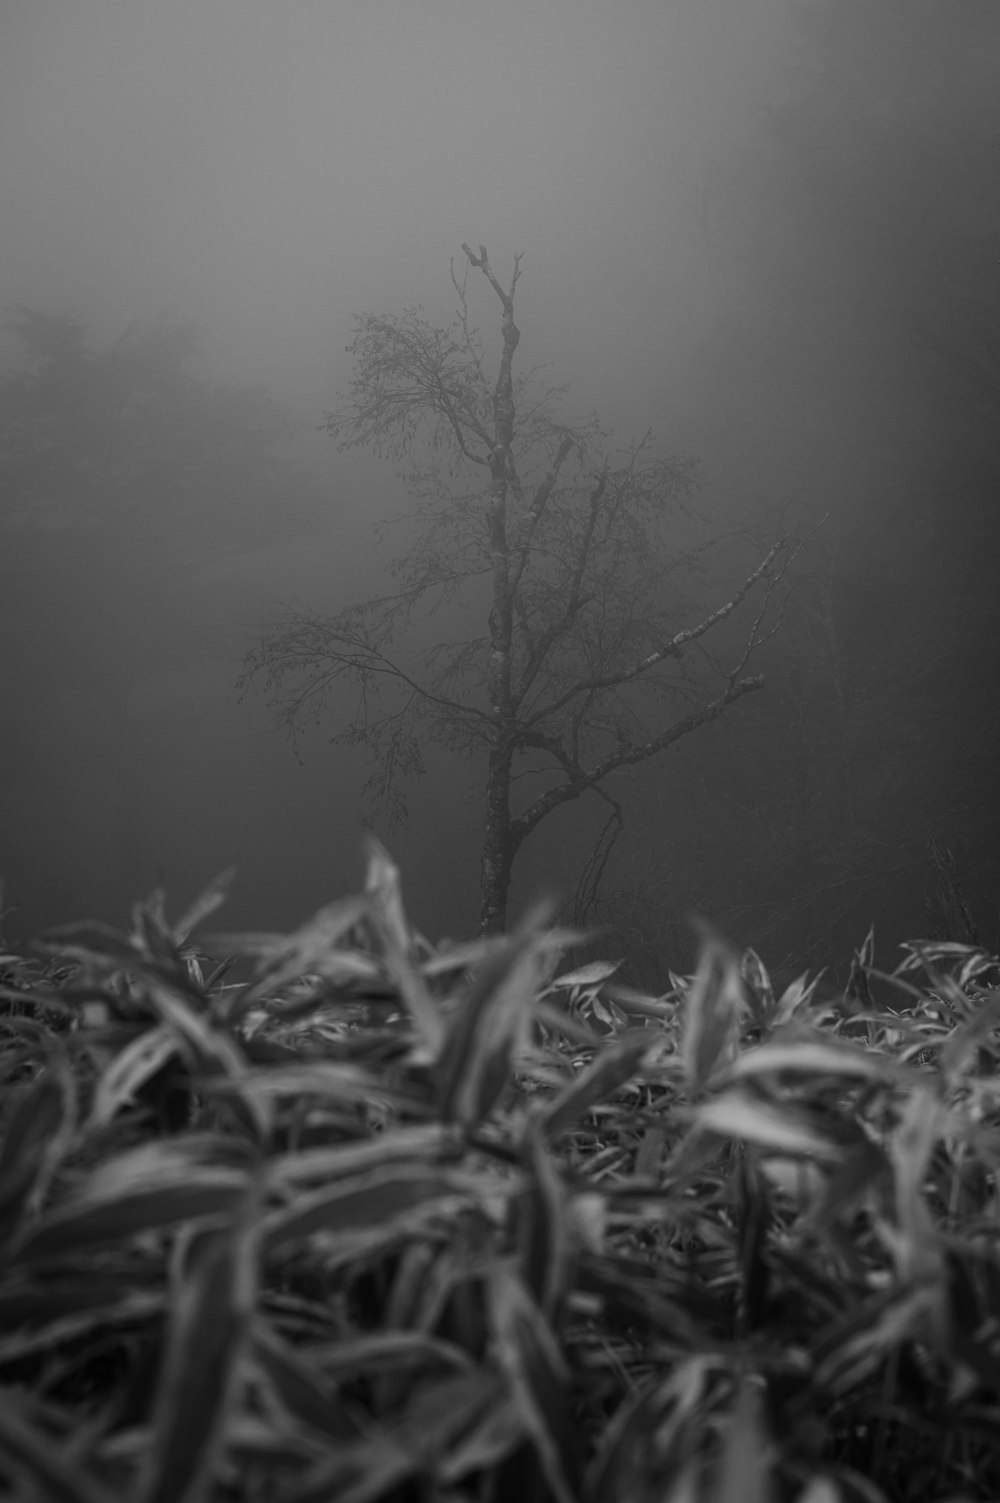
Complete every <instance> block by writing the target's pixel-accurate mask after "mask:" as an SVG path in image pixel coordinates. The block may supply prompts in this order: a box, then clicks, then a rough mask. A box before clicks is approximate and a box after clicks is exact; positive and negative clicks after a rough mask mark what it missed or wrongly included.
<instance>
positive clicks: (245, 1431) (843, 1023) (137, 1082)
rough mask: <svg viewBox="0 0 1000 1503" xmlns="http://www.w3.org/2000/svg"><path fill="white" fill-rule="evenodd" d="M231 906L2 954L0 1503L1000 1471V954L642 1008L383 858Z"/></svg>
mask: <svg viewBox="0 0 1000 1503" xmlns="http://www.w3.org/2000/svg"><path fill="white" fill-rule="evenodd" d="M223 896H224V884H219V885H218V886H217V887H215V888H213V889H212V890H210V891H209V892H208V893H207V894H206V895H205V897H204V898H203V899H201V900H200V901H199V903H198V904H196V905H195V906H194V908H193V909H192V910H191V911H190V912H189V913H188V914H187V915H186V916H185V917H184V918H183V919H181V920H180V921H179V922H178V923H174V924H171V923H169V922H168V921H167V919H166V917H165V915H164V911H163V905H162V900H160V899H159V898H155V899H153V900H152V901H150V902H149V903H147V904H145V905H143V906H141V907H138V908H137V909H136V910H135V913H134V917H133V924H132V928H131V930H130V932H129V933H127V934H126V933H118V932H116V931H114V930H112V929H111V928H107V927H104V926H101V925H96V924H80V925H75V926H72V927H70V928H66V929H63V930H61V931H58V932H56V933H53V934H50V935H49V936H47V938H46V940H45V941H44V943H43V944H42V945H41V946H39V947H38V948H37V950H36V951H35V952H34V953H33V955H32V956H31V957H25V956H11V955H6V956H3V957H2V958H0V981H2V983H3V985H2V988H0V999H2V1000H0V1047H2V1061H0V1068H2V1076H3V1101H4V1106H3V1119H2V1121H3V1127H2V1131H3V1139H2V1148H0V1492H3V1494H4V1495H5V1496H10V1497H12V1498H15V1499H18V1500H24V1503H27V1500H34V1499H57V1500H60V1503H111V1500H122V1503H123V1500H126V1499H127V1500H132V1499H141V1500H143V1503H190V1500H195V1499H204V1500H223V1499H227V1500H228V1499H232V1500H240V1503H242V1500H247V1503H256V1500H261V1503H264V1500H271V1499H274V1500H282V1503H285V1500H287V1503H326V1500H338V1503H367V1500H376V1499H385V1500H392V1503H404V1500H406V1503H409V1500H414V1503H446V1500H447V1503H460V1500H469V1503H473V1500H475V1503H504V1500H507V1499H516V1500H517V1503H532V1500H538V1503H542V1500H550V1499H552V1500H557V1503H571V1500H582V1503H668V1500H669V1503H688V1500H690V1503H695V1500H717V1503H737V1500H738V1503H758V1500H760V1503H763V1500H785V1499H789V1500H796V1503H834V1500H837V1499H845V1500H846V1499H860V1500H869V1499H871V1500H877V1499H900V1500H903V1499H905V1500H909V1499H918V1498H919V1499H920V1500H922V1503H931V1500H935V1499H941V1500H943V1499H959V1498H967V1499H979V1498H996V1497H998V1496H1000V1260H998V1239H1000V1201H998V1180H997V1165H998V1163H1000V1102H998V1098H1000V1075H998V1070H997V1057H998V1053H1000V1026H998V1024H1000V986H998V985H997V983H998V981H1000V968H998V964H997V961H996V960H995V959H994V958H993V957H992V956H991V955H989V954H988V953H986V952H985V951H984V950H982V949H979V948H975V947H970V946H963V945H957V944H943V943H939V944H913V945H911V946H908V947H906V948H905V950H904V953H903V959H902V962H901V964H900V965H899V966H898V967H897V969H896V970H895V971H894V972H893V973H892V975H883V974H880V973H878V972H877V971H876V970H875V969H874V967H873V964H872V954H871V946H870V944H866V946H864V947H863V948H862V950H861V952H860V953H859V954H858V956H856V958H855V964H854V967H853V970H852V974H851V980H850V982H849V984H848V986H847V988H846V989H845V991H844V992H843V993H842V994H837V995H829V994H822V993H821V991H820V989H819V987H818V986H817V985H816V983H812V984H809V983H807V981H806V980H800V981H797V982H795V983H793V984H792V985H791V986H789V987H788V988H787V989H786V990H785V991H784V992H783V993H782V994H781V995H776V994H775V991H774V990H773V988H772V986H771V983H770V981H769V979H768V975H767V972H766V971H765V968H764V966H763V964H762V963H761V961H760V959H759V958H758V957H757V956H756V955H755V954H754V953H753V952H752V951H751V952H748V953H747V954H746V955H744V956H743V957H742V958H741V957H739V956H736V955H734V954H733V953H732V952H731V951H730V950H728V948H727V947H726V946H725V945H724V944H723V943H722V942H721V941H720V940H718V939H717V938H715V937H713V936H711V935H706V937H705V939H704V942H703V945H702V951H701V957H700V961H699V965H698V969H697V972H696V974H695V975H694V976H693V977H690V978H674V980H673V983H672V987H671V990H670V991H669V992H668V993H667V994H666V995H663V996H659V997H646V996H642V995H639V994H637V993H635V992H633V991H630V990H629V989H628V988H626V987H625V986H622V985H619V984H618V983H617V981H616V978H615V968H614V966H612V965H604V964H600V963H597V964H591V965H586V966H583V967H579V968H577V969H576V970H575V971H570V972H568V973H566V972H565V971H564V966H565V964H566V962H565V961H564V959H563V957H564V956H565V954H566V952H567V950H568V948H569V947H570V946H571V945H572V944H573V942H574V941H575V939H576V938H577V936H573V935H571V934H568V933H566V932H564V931H558V930H556V929H554V928H553V927H551V926H550V924H549V922H548V917H547V915H546V914H545V913H544V912H538V913H536V914H534V915H533V916H532V917H531V918H530V919H529V920H528V921H527V922H525V923H524V924H523V925H522V926H521V927H520V928H519V929H518V930H517V931H516V932H515V933H513V934H511V935H509V936H507V937H504V938H502V939H494V940H489V941H487V940H483V941H477V942H474V943H471V944H469V945H465V946H450V947H447V948H440V949H434V948H432V947H430V946H429V945H427V944H426V943H425V942H424V941H423V940H422V939H420V938H419V937H418V936H417V935H416V934H414V933H413V931H412V930H411V928H410V926H409V925H408V923H407V920H406V917H405V914H404V911H403V907H402V904H401V901H400V895H399V887H398V881H397V875H396V872H395V870H394V868H393V866H392V864H391V863H390V861H389V860H388V858H387V857H386V856H385V854H384V853H383V852H382V851H381V850H379V849H378V848H375V847H373V848H372V850H371V853H370V860H369V875H368V882H367V886H366V890H365V892H364V893H362V894H361V895H360V896H357V897H352V898H347V899H344V900H342V901H340V902H336V903H334V904H332V905H331V906H329V907H328V908H326V909H324V910H323V911H322V912H320V913H319V914H317V915H316V916H315V918H313V919H312V920H311V921H310V922H309V923H307V924H305V925H304V926H303V927H302V928H301V929H299V930H298V931H297V932H295V933H294V934H291V935H276V934H256V935H243V936H238V935H235V936H234V935H219V936H216V937H215V938H210V939H205V940H201V941H196V940H193V939H192V938H191V937H190V936H191V933H192V931H193V930H194V929H195V928H196V927H197V926H198V925H200V924H202V923H203V922H204V920H205V919H206V918H207V917H208V916H209V915H210V913H211V912H212V911H213V910H214V909H215V908H216V907H217V906H218V904H219V903H220V902H221V901H222V898H223ZM210 956H215V957H217V958H216V959H214V960H212V959H210V958H209V957H210Z"/></svg>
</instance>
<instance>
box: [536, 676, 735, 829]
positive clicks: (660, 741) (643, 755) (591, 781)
mask: <svg viewBox="0 0 1000 1503" xmlns="http://www.w3.org/2000/svg"><path fill="white" fill-rule="evenodd" d="M763 687H764V676H763V674H756V675H755V676H754V677H752V678H743V679H739V680H737V681H736V682H735V683H733V684H731V685H730V686H729V687H728V688H727V689H726V691H725V693H724V694H720V695H719V697H718V698H717V699H713V700H712V701H711V702H710V703H709V704H707V705H702V707H701V708H700V709H698V710H694V711H692V713H691V714H690V715H687V716H685V718H684V719H683V720H678V721H675V722H674V724H673V725H671V726H667V727H666V728H665V729H664V730H662V731H660V732H659V734H658V735H656V736H652V737H650V739H649V740H648V741H645V742H643V743H641V744H640V745H632V746H627V747H625V748H623V749H622V750H621V751H619V752H616V753H614V755H612V756H610V757H605V758H604V760H603V761H601V762H598V764H597V766H596V767H592V768H591V769H590V770H589V771H587V770H586V769H584V768H582V767H580V765H579V764H578V763H573V762H572V761H571V760H570V758H569V757H568V755H567V753H566V751H565V748H563V747H562V746H561V744H560V743H558V742H556V740H555V738H554V737H543V736H532V737H530V738H529V736H528V734H524V735H523V736H522V738H521V739H522V740H523V741H524V744H525V745H534V746H538V747H543V746H544V749H545V750H547V751H549V752H551V753H552V755H553V756H555V757H556V759H557V760H558V761H559V762H560V764H561V765H562V766H563V768H564V769H565V770H566V771H567V773H568V774H569V778H568V781H567V782H565V783H560V784H559V785H558V787H556V788H549V789H547V790H546V791H545V793H542V794H540V795H539V796H538V798H536V799H535V801H534V803H533V804H531V805H530V806H529V807H528V808H527V809H525V811H524V813H523V814H520V815H518V817H517V818H516V819H514V820H512V821H511V834H512V836H513V839H514V841H515V843H516V844H517V845H520V844H521V842H522V841H523V840H524V839H525V838H526V837H527V836H528V835H530V833H531V831H532V830H533V829H534V828H535V826H536V825H537V824H539V823H540V822H541V821H542V820H543V819H544V818H545V817H546V815H548V814H551V813H552V811H553V809H557V808H558V807H559V805H560V804H566V803H571V802H572V801H573V800H574V799H578V798H579V797H580V796H581V795H582V794H584V793H586V792H587V790H588V789H590V788H596V786H597V784H598V783H600V782H602V781H603V779H604V778H606V777H608V776H609V774H611V773H612V772H616V771H617V770H618V769H619V768H621V767H631V766H634V765H635V764H636V763H638V762H647V761H648V760H649V759H650V757H655V756H656V755H657V754H658V753H659V752H661V751H664V750H665V749H666V748H667V747H668V746H672V745H673V744H674V742H675V741H680V740H681V739H682V738H683V737H684V736H689V735H690V734H691V732H692V731H696V730H698V728H699V727H700V726H703V725H707V724H708V723H709V721H711V720H716V719H717V718H718V717H719V716H720V715H721V714H722V713H723V712H724V711H725V710H727V709H728V708H729V706H730V705H731V704H735V702H736V700H738V699H742V697H743V695H744V694H752V693H754V692H755V691H756V690H758V689H763ZM557 748H558V750H557Z"/></svg>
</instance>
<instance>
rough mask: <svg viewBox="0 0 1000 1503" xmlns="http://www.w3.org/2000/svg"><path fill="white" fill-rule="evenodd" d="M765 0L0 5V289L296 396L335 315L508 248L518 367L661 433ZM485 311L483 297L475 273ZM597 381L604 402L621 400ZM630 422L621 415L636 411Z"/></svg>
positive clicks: (751, 122)
mask: <svg viewBox="0 0 1000 1503" xmlns="http://www.w3.org/2000/svg"><path fill="white" fill-rule="evenodd" d="M783 16H784V17H785V19H786V20H787V12H786V11H785V8H784V7H783V6H780V5H777V4H774V3H769V0H489V3H479V0H4V3H3V5H2V7H0V203H2V205H3V214H2V225H0V303H4V304H7V305H10V304H12V303H23V304H27V305H28V306H32V307H37V308H41V309H43V310H44V311H51V312H54V311H61V310H63V309H67V310H72V311H74V312H77V313H79V314H80V315H81V316H82V317H84V318H85V319H86V320H87V322H88V323H89V324H90V325H91V327H92V329H93V330H94V333H95V335H96V336H97V337H98V338H102V339H103V338H113V337H115V336H116V335H117V334H119V333H121V332H122V330H123V329H124V327H125V326H126V325H127V324H128V322H129V321H130V320H132V319H137V320H140V321H148V320H150V319H152V318H155V317H157V316H158V315H160V314H165V315H166V316H168V317H170V318H177V319H182V318H188V317H194V318H196V319H197V320H199V322H201V323H202V324H203V326H204V328H205V331H206V335H207V348H208V351H209V354H210V357H211V359H212V364H213V366H214V368H216V369H217V370H219V371H221V372H224V373H225V374H227V375H236V376H238V377H240V378H241V379H246V380H249V381H262V382H265V383H267V384H269V385H270V386H271V387H272V389H274V390H275V391H276V393H277V394H279V395H282V396H283V397H284V398H285V399H286V400H292V401H293V402H295V403H296V405H298V406H300V408H302V407H304V408H305V409H307V410H306V411H305V413H304V415H305V416H307V417H308V416H311V415H312V414H311V410H310V409H312V408H313V407H315V408H316V409H317V411H321V410H323V409H324V408H325V407H328V406H329V405H332V399H333V396H334V392H335V390H336V388H337V387H338V386H342V385H343V382H344V379H345V377H346V373H347V362H346V359H345V357H344V355H343V347H344V344H345V343H346V340H347V338H348V337H349V334H350V319H351V315H352V314H353V313H356V312H360V311H362V310H368V309H372V310H374V309H377V310H379V311H391V310H396V309H399V308H401V307H403V306H406V305H408V304H411V303H414V302H418V301H419V302H423V303H425V304H426V306H427V308H428V310H429V312H431V313H432V315H434V316H435V317H440V318H444V317H445V316H447V314H448V313H449V312H450V308H451V302H450V300H449V299H450V294H451V288H450V284H449V281H448V260H449V257H450V256H452V255H458V256H459V258H460V259H461V252H460V249H459V247H460V243H461V242H462V241H463V240H468V241H469V242H471V243H472V244H473V245H478V244H479V243H480V242H483V243H485V244H486V245H487V247H488V249H489V252H490V256H491V259H492V261H493V262H494V263H495V264H496V266H497V267H498V269H499V270H500V271H501V273H503V274H506V273H507V272H508V271H509V267H510V263H511V258H512V256H513V253H514V252H515V251H522V252H523V253H524V264H523V277H522V282H521V284H520V288H519V298H520V305H519V322H520V324H521V326H522V330H523V331H524V334H525V344H524V346H523V352H524V359H525V363H534V362H535V361H539V360H543V361H546V362H548V363H549V364H550V365H551V374H552V376H553V377H554V378H558V379H562V378H564V377H565V378H569V379H571V380H572V382H573V386H574V392H575V394H576V399H577V401H578V402H579V405H580V406H581V407H586V408H591V407H595V406H597V407H599V408H600V409H601V411H602V415H604V416H606V417H607V418H609V419H610V420H611V421H612V422H614V423H620V422H625V423H627V425H628V427H629V429H630V430H632V431H633V432H634V431H636V430H641V429H642V428H644V427H645V426H646V425H647V424H648V423H650V422H652V423H653V425H654V427H655V428H656V429H657V431H658V433H659V434H660V436H661V438H662V439H664V440H666V439H667V437H668V435H667V434H666V433H664V432H663V424H662V422H661V421H660V413H659V411H657V410H653V409H658V408H659V406H660V402H661V399H662V393H664V392H666V391H667V390H668V389H669V385H670V382H671V381H672V380H675V379H676V378H677V371H678V369H680V368H682V364H683V351H684V349H685V348H687V347H689V346H690V344H691V342H692V341H697V339H698V335H699V330H702V331H703V330H704V327H705V323H706V320H710V319H711V318H712V317H713V314H714V312H715V311H717V310H716V309H715V302H716V301H717V296H718V287H717V286H716V285H713V280H712V276H711V271H712V265H711V263H712V254H711V252H712V246H711V224H710V222H709V220H710V214H709V218H708V219H706V208H705V206H706V203H708V204H709V208H710V202H711V193H710V192H709V193H708V195H707V197H706V185H709V186H710V185H711V182H712V174H713V172H714V171H715V165H714V164H717V162H718V161H720V160H725V159H726V158H728V157H731V156H732V154H733V151H734V149H736V147H737V145H738V142H739V141H740V139H741V137H743V136H744V135H748V134H749V135H753V134H756V133H757V132H758V131H759V129H760V110H761V106H762V103H766V100H767V94H768V88H769V83H768V80H769V78H773V77H776V76H778V73H779V64H780V61H781V54H782V47H783V37H782V35H781V27H780V24H779V23H780V21H781V18H782V17H783ZM480 296H481V297H482V298H483V301H482V303H481V304H479V305H477V311H480V312H481V314H482V317H483V319H484V321H488V320H491V319H492V317H493V314H494V312H495V310H494V308H493V307H492V306H491V305H490V301H489V300H490V294H489V290H488V288H485V286H484V287H483V288H482V289H481V290H480ZM609 404H610V407H611V410H610V411H608V406H609ZM623 436H625V435H623Z"/></svg>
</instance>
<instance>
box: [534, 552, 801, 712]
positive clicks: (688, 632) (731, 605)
mask: <svg viewBox="0 0 1000 1503" xmlns="http://www.w3.org/2000/svg"><path fill="white" fill-rule="evenodd" d="M787 546H788V540H787V539H786V538H779V539H778V541H777V542H776V543H775V544H774V545H773V547H771V548H770V549H769V550H768V552H767V554H766V555H765V557H764V558H763V559H762V560H761V562H760V564H758V566H757V568H756V569H755V570H754V571H753V573H752V574H750V575H748V576H747V578H746V579H745V580H744V581H743V583H742V584H741V585H740V587H739V589H738V590H737V591H736V593H735V595H733V596H731V597H730V599H729V600H727V601H726V603H725V604H724V605H720V606H719V608H718V610H715V611H712V613H711V614H710V615H708V616H706V617H705V619H704V620H703V621H700V622H699V623H698V625H697V626H690V627H686V628H685V629H684V630H683V631H679V632H676V633H675V635H674V636H672V637H671V638H670V640H669V641H668V642H665V643H664V644H663V646H662V647H658V648H656V649H655V651H653V652H650V653H647V654H646V656H645V657H644V658H642V659H641V660H640V661H639V662H638V663H635V664H633V666H632V667H631V668H623V669H621V670H619V671H617V672H615V673H609V674H605V675H603V676H602V677H599V678H593V679H580V680H578V681H577V682H576V683H575V684H571V685H570V687H569V688H568V689H566V690H564V692H563V693H562V694H560V695H558V696H557V698H556V699H554V700H551V701H550V702H549V703H548V704H546V705H543V706H542V707H541V708H540V709H538V710H536V711H535V712H534V713H533V714H532V715H529V716H528V718H527V720H526V721H525V724H526V725H529V726H531V725H537V724H538V723H539V721H541V720H546V719H548V718H549V716H551V715H554V714H556V713H557V712H558V711H559V710H561V709H563V708H564V707H565V706H566V705H568V704H569V703H570V701H571V700H573V699H575V698H576V697H577V696H578V695H580V694H590V693H593V692H594V691H595V690H599V689H616V688H621V687H622V686H623V685H625V684H630V683H634V682H635V680H636V679H638V678H641V677H642V675H643V674H645V673H648V672H649V671H650V669H651V668H655V667H656V665H657V663H662V662H663V660H664V659H665V658H668V657H673V658H679V657H681V655H682V654H683V651H684V649H685V647H687V646H688V645H689V644H690V643H691V642H694V641H696V640H697V639H698V638H699V637H703V636H704V635H705V633H706V632H709V631H711V629H712V627H713V626H717V625H718V623H719V622H720V621H724V620H725V619H726V617H727V616H731V615H732V613H733V611H735V609H736V607H737V606H738V605H739V604H740V603H741V601H743V600H744V599H745V597H746V596H747V595H748V594H749V592H750V591H751V590H752V589H753V587H754V585H755V584H756V583H757V581H758V580H759V579H760V578H762V576H763V575H765V574H767V573H768V571H769V570H770V569H771V567H772V565H773V563H774V561H775V559H776V558H777V557H778V555H779V553H781V552H782V551H783V550H784V549H785V548H786V547H787Z"/></svg>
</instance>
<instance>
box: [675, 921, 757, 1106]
mask: <svg viewBox="0 0 1000 1503" xmlns="http://www.w3.org/2000/svg"><path fill="white" fill-rule="evenodd" d="M745 1006H746V1002H745V998H744V992H743V981H742V977H741V976H740V966H739V961H738V959H737V957H736V954H735V952H734V951H733V950H731V949H730V947H729V946H728V945H727V944H725V943H724V941H722V940H721V939H719V938H718V937H717V936H715V935H714V934H712V933H711V931H709V930H707V929H705V930H703V938H702V943H701V953H700V956H699V959H698V969H697V971H696V972H695V975H694V977H693V979H692V981H691V984H690V986H689V987H688V988H687V992H686V995H685V998H684V1034H683V1041H682V1045H681V1058H682V1060H683V1062H684V1073H685V1077H686V1080H687V1085H688V1090H689V1091H690V1093H691V1095H692V1096H694V1095H697V1094H698V1092H700V1091H701V1090H702V1089H703V1087H704V1086H705V1085H706V1084H707V1083H708V1081H709V1079H710V1077H711V1076H712V1074H713V1073H714V1072H715V1070H716V1068H717V1067H718V1065H719V1064H720V1063H722V1062H723V1061H724V1060H725V1058H726V1056H727V1054H728V1053H729V1052H730V1050H731V1048H732V1046H733V1044H734V1043H735V1037H736V1030H737V1026H738V1023H739V1016H740V1012H741V1010H742V1009H743V1008H744V1007H745Z"/></svg>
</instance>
